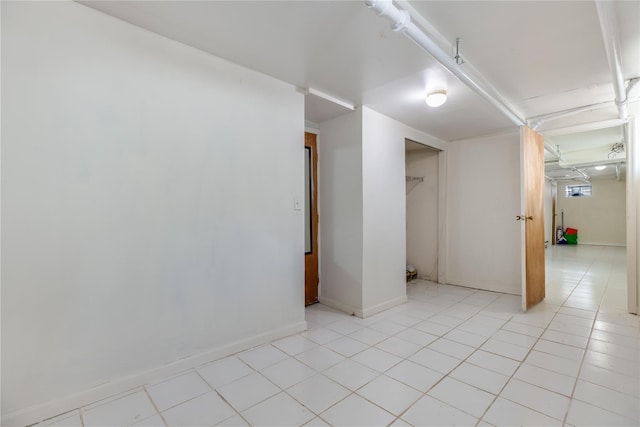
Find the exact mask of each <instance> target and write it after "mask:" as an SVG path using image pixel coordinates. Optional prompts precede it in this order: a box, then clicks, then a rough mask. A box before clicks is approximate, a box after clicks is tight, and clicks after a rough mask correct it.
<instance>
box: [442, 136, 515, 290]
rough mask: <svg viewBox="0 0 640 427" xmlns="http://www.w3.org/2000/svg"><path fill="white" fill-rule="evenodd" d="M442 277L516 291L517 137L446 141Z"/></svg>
mask: <svg viewBox="0 0 640 427" xmlns="http://www.w3.org/2000/svg"><path fill="white" fill-rule="evenodd" d="M446 176H447V196H446V198H447V204H446V222H447V238H446V282H447V283H451V284H456V285H463V286H470V287H474V288H480V289H487V290H493V291H499V292H507V293H512V294H516V295H519V294H521V281H522V279H521V270H522V265H521V252H522V249H521V236H520V223H519V222H518V221H516V220H515V217H516V215H519V214H520V193H521V191H520V136H519V134H518V133H510V134H508V135H502V136H492V137H481V138H476V139H471V140H464V141H456V142H451V143H449V145H448V146H447V175H446Z"/></svg>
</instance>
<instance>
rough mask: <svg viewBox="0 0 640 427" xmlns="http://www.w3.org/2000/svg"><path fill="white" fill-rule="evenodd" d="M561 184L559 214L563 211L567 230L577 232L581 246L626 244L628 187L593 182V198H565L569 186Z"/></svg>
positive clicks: (559, 186)
mask: <svg viewBox="0 0 640 427" xmlns="http://www.w3.org/2000/svg"><path fill="white" fill-rule="evenodd" d="M580 184H583V183H582V182H578V181H569V182H561V183H558V214H560V212H562V210H564V226H565V228H567V227H571V228H577V229H578V244H585V245H588V244H595V245H614V246H625V244H626V195H625V193H626V183H625V181H624V180H620V181H616V180H615V179H593V178H592V179H591V192H592V196H590V197H565V196H564V194H565V188H566V186H567V185H580Z"/></svg>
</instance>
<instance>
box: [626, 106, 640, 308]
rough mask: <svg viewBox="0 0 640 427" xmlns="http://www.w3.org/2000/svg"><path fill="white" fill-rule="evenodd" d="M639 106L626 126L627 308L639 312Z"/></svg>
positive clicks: (633, 110) (633, 109) (634, 109)
mask: <svg viewBox="0 0 640 427" xmlns="http://www.w3.org/2000/svg"><path fill="white" fill-rule="evenodd" d="M638 110H639V109H638V108H637V107H635V108H632V115H631V117H630V119H629V123H628V124H627V125H626V126H625V133H626V138H625V139H626V141H627V147H626V149H627V310H628V311H629V313H633V314H638V294H639V293H640V289H639V288H640V283H639V281H638V261H639V260H638V258H639V253H638V232H639V229H638V221H639V220H640V216H639V211H640V207H639V205H640V197H638V192H639V191H640V147H639V146H638V144H639V143H640V126H639V125H640V123H639V121H638V120H639V119H638Z"/></svg>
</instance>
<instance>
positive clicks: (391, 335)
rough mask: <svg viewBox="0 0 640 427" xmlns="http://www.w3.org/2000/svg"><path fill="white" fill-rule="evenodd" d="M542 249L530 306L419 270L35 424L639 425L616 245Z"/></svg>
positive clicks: (633, 327)
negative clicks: (399, 286)
mask: <svg viewBox="0 0 640 427" xmlns="http://www.w3.org/2000/svg"><path fill="white" fill-rule="evenodd" d="M546 251H547V298H546V299H545V301H543V303H541V304H539V305H538V306H536V307H534V308H533V309H532V310H530V311H529V312H528V313H526V314H524V313H522V312H521V310H520V305H521V303H520V297H518V296H512V295H504V294H497V293H491V292H486V291H477V290H473V289H467V288H462V287H457V286H448V285H437V284H435V283H432V282H426V281H421V280H415V281H413V282H411V283H410V284H409V286H408V290H407V293H408V297H409V302H408V303H406V304H404V305H402V306H398V307H395V308H393V309H391V310H388V311H386V312H384V313H381V314H379V315H376V316H373V317H370V318H367V319H364V320H363V319H358V318H355V317H352V316H348V315H346V314H344V313H341V312H337V311H335V310H332V309H330V308H327V307H326V306H323V305H320V304H316V305H313V306H310V307H308V308H307V309H306V318H307V322H308V330H307V331H306V332H304V333H301V334H298V335H294V336H291V337H288V338H285V339H282V340H279V341H276V342H274V343H272V344H270V345H265V346H262V347H258V348H255V349H251V350H248V351H245V352H243V353H240V354H237V355H234V356H230V357H227V358H225V359H222V360H218V361H214V362H212V363H210V364H207V365H205V366H202V367H201V368H199V369H196V370H190V371H188V372H185V373H183V374H181V375H179V376H177V377H173V378H170V379H166V380H165V381H164V382H160V383H156V384H151V385H147V386H146V387H140V388H138V389H135V390H131V391H130V392H128V393H125V394H123V395H119V396H116V397H114V398H111V399H107V400H105V401H100V402H96V403H95V404H93V405H90V406H87V407H85V408H81V409H80V410H76V411H73V412H70V413H67V414H65V415H62V416H59V417H57V418H55V419H52V420H49V421H48V422H45V423H43V425H65V426H81V425H84V426H114V425H133V424H135V423H137V424H135V425H139V426H164V425H168V426H202V425H226V426H236V425H247V424H249V425H274V426H275V425H278V426H287V425H314V426H319V425H335V426H341V425H366V426H373V425H389V424H392V425H396V426H405V425H414V426H420V425H445V424H447V425H452V424H455V425H478V426H487V425H495V426H505V425H538V426H540V425H545V426H546V425H572V426H586V425H600V426H604V425H607V426H611V425H629V426H631V425H638V424H639V423H640V413H639V386H638V384H639V378H640V377H639V363H638V362H639V349H640V330H639V323H638V317H637V316H633V315H629V314H627V313H626V277H625V249H624V248H613V247H600V246H554V247H550V248H548V249H547V250H546ZM230 320H231V319H230Z"/></svg>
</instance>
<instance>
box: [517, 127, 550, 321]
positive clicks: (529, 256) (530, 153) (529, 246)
mask: <svg viewBox="0 0 640 427" xmlns="http://www.w3.org/2000/svg"><path fill="white" fill-rule="evenodd" d="M520 141H521V160H522V165H521V166H522V177H523V180H522V181H523V183H522V184H523V185H522V191H523V197H522V208H523V211H522V214H521V215H519V216H518V219H519V220H520V221H522V222H524V239H523V242H524V248H523V252H524V257H523V258H524V259H523V282H522V308H523V309H524V310H527V309H528V308H530V307H532V306H534V305H536V304H538V303H539V302H540V301H542V300H543V299H544V296H545V274H544V273H545V272H544V239H545V237H544V137H543V136H542V135H540V134H539V133H537V132H534V131H533V130H531V129H529V128H528V127H526V126H523V127H522V128H521V134H520Z"/></svg>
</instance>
